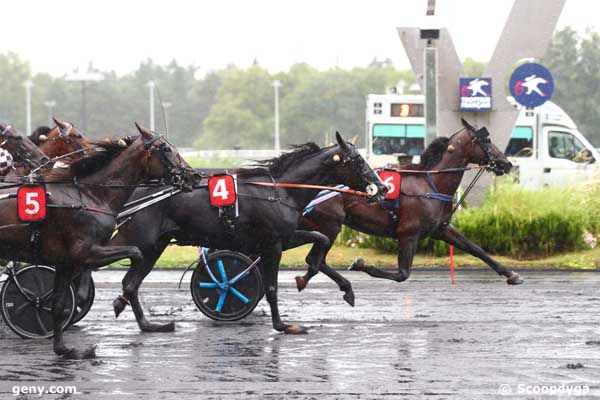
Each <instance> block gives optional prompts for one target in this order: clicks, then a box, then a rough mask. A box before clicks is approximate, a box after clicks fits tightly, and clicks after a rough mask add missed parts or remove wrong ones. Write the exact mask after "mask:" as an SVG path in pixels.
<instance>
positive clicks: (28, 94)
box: [24, 81, 33, 135]
mask: <svg viewBox="0 0 600 400" xmlns="http://www.w3.org/2000/svg"><path fill="white" fill-rule="evenodd" d="M24 86H25V119H26V121H27V128H26V129H27V130H26V134H27V135H31V88H32V87H33V82H31V81H27V82H25V84H24Z"/></svg>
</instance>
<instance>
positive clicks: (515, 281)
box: [506, 272, 524, 285]
mask: <svg viewBox="0 0 600 400" xmlns="http://www.w3.org/2000/svg"><path fill="white" fill-rule="evenodd" d="M523 282H524V281H523V279H522V278H521V276H520V275H519V274H517V273H516V272H512V273H511V274H510V276H509V277H508V278H507V279H506V283H508V284H509V285H520V284H521V283H523Z"/></svg>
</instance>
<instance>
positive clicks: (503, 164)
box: [491, 160, 513, 176]
mask: <svg viewBox="0 0 600 400" xmlns="http://www.w3.org/2000/svg"><path fill="white" fill-rule="evenodd" d="M512 168H513V165H512V163H511V162H510V161H508V160H495V161H494V162H493V163H492V165H491V170H492V171H493V172H494V173H495V174H496V175H498V176H501V175H504V174H508V173H509V172H510V171H511V170H512Z"/></svg>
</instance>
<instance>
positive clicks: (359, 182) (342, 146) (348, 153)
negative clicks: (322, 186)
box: [325, 132, 388, 201]
mask: <svg viewBox="0 0 600 400" xmlns="http://www.w3.org/2000/svg"><path fill="white" fill-rule="evenodd" d="M335 137H336V140H337V144H336V145H334V146H332V147H331V148H330V149H329V150H328V151H327V158H326V161H325V163H326V164H327V165H328V166H329V167H330V168H331V170H332V171H331V172H332V173H333V174H334V175H336V176H337V178H338V179H339V181H340V182H348V183H349V186H351V187H353V188H356V189H358V190H364V191H366V192H367V194H368V195H369V197H368V198H367V200H369V201H381V200H383V199H384V198H385V194H386V193H387V191H388V188H387V186H386V185H385V184H384V183H383V182H382V181H381V179H379V175H377V173H375V171H374V170H373V169H372V168H371V166H370V165H369V163H368V162H367V161H366V160H365V159H364V158H363V157H362V156H361V154H360V153H359V152H358V150H357V149H356V147H355V146H354V145H353V144H352V143H350V142H346V141H345V140H344V139H343V138H342V136H341V135H340V133H339V132H336V134H335Z"/></svg>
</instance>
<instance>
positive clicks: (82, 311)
mask: <svg viewBox="0 0 600 400" xmlns="http://www.w3.org/2000/svg"><path fill="white" fill-rule="evenodd" d="M80 282H81V274H79V275H77V276H76V277H75V279H73V290H74V291H75V298H76V299H77V301H76V307H75V313H74V314H73V318H72V319H71V325H74V324H76V323H78V322H79V321H81V320H82V319H83V318H84V317H85V316H86V315H87V313H89V312H90V309H91V308H92V305H93V304H94V299H95V298H96V286H95V285H94V280H93V279H92V277H91V276H90V285H89V287H88V292H87V293H86V295H85V297H81V296H80V295H79V283H80Z"/></svg>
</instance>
